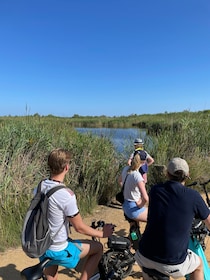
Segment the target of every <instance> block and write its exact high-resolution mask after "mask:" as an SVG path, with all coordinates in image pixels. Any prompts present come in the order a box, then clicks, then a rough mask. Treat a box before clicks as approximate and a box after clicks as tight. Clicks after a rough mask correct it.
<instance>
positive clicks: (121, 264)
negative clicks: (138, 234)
mask: <svg viewBox="0 0 210 280" xmlns="http://www.w3.org/2000/svg"><path fill="white" fill-rule="evenodd" d="M134 262H135V259H134V256H133V254H132V253H131V252H130V251H127V250H124V251H112V250H109V251H107V252H106V253H104V255H103V257H102V260H101V265H102V267H103V270H104V272H105V274H106V275H107V274H109V273H110V272H112V271H113V277H112V279H123V278H125V277H127V276H128V275H130V274H131V271H132V267H133V264H134Z"/></svg>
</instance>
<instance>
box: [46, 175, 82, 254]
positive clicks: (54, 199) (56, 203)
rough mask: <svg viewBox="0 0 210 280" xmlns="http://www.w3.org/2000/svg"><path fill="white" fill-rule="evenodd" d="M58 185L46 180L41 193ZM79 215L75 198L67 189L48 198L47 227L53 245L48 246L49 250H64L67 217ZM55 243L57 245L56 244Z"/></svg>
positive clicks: (58, 191)
mask: <svg viewBox="0 0 210 280" xmlns="http://www.w3.org/2000/svg"><path fill="white" fill-rule="evenodd" d="M56 185H59V183H58V182H55V181H52V180H49V179H46V180H45V181H44V182H43V183H42V189H41V191H42V192H44V193H46V192H48V191H49V190H50V189H51V188H53V187H55V186H56ZM77 213H79V210H78V207H77V201H76V196H75V194H74V192H73V191H72V190H70V189H69V188H63V189H60V190H57V191H56V192H55V193H53V194H52V195H51V196H50V198H49V225H50V229H51V231H52V236H54V235H55V234H56V232H57V231H58V230H59V229H60V230H59V232H58V233H57V235H56V236H55V237H54V238H53V240H54V244H52V245H51V246H50V248H49V249H50V250H53V251H60V250H63V249H65V248H66V246H67V239H68V235H69V221H68V219H67V217H68V216H74V215H76V214H77ZM65 241H66V242H65ZM56 243H57V244H56Z"/></svg>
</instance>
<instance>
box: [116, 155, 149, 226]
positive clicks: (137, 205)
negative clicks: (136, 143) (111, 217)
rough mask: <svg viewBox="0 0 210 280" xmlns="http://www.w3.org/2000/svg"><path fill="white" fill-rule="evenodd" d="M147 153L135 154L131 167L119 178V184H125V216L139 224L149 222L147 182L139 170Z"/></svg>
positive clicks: (127, 167)
mask: <svg viewBox="0 0 210 280" xmlns="http://www.w3.org/2000/svg"><path fill="white" fill-rule="evenodd" d="M145 159H146V157H145V152H144V151H138V152H136V153H135V155H134V158H133V159H132V161H131V165H130V166H125V167H124V168H123V170H122V173H121V175H120V176H119V179H118V182H119V184H120V185H121V186H122V185H123V184H124V203H123V205H122V207H123V211H124V213H125V215H126V216H127V217H128V218H130V219H132V220H135V221H137V222H139V221H143V222H146V221H147V207H146V204H147V203H148V194H147V190H146V187H145V182H144V179H143V177H142V175H141V174H140V172H139V168H140V167H141V166H142V165H143V164H144V163H145Z"/></svg>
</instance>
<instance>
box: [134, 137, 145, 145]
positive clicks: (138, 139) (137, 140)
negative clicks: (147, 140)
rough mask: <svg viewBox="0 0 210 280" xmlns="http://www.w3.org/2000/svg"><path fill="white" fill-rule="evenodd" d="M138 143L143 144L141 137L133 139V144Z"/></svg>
mask: <svg viewBox="0 0 210 280" xmlns="http://www.w3.org/2000/svg"><path fill="white" fill-rule="evenodd" d="M138 144H142V145H143V144H144V142H143V140H142V139H141V138H136V139H135V141H134V145H138Z"/></svg>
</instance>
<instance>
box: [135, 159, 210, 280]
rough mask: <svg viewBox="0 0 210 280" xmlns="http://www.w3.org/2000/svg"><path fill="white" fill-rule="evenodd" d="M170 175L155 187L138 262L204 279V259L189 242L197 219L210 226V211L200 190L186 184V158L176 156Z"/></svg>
mask: <svg viewBox="0 0 210 280" xmlns="http://www.w3.org/2000/svg"><path fill="white" fill-rule="evenodd" d="M167 175H168V178H169V180H168V181H166V182H165V183H161V184H158V185H155V186H153V187H151V190H150V193H149V206H148V219H147V224H146V228H145V231H144V233H143V236H142V239H141V240H140V242H139V249H138V250H137V251H136V254H135V258H136V261H137V263H138V264H139V265H140V266H141V267H146V268H152V269H156V270H158V271H159V272H161V273H163V274H166V275H168V276H171V277H173V278H179V277H183V276H185V275H186V274H191V278H190V279H191V280H203V270H202V261H201V259H200V257H199V256H198V255H196V254H195V253H194V252H192V251H191V250H189V249H188V245H189V240H190V230H191V226H192V222H193V218H194V217H195V216H196V217H197V218H199V219H201V220H203V221H204V222H205V224H206V226H207V227H208V228H209V229H210V215H209V214H210V210H209V209H208V207H207V205H206V203H205V201H204V200H203V198H202V197H201V195H200V194H199V193H198V192H197V191H195V190H192V189H189V188H187V187H185V181H186V179H187V178H189V166H188V164H187V162H186V161H185V160H183V159H181V158H174V159H172V160H171V161H170V162H169V164H168V167H167Z"/></svg>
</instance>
